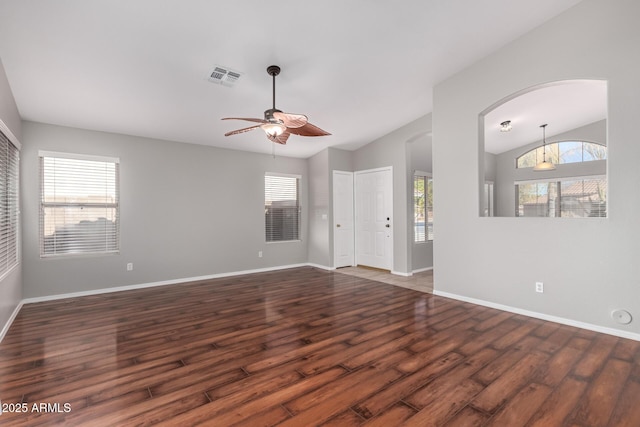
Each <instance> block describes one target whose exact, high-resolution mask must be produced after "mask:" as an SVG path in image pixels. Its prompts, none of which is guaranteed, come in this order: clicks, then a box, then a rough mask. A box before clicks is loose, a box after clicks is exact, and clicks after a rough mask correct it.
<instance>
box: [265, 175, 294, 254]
mask: <svg viewBox="0 0 640 427" xmlns="http://www.w3.org/2000/svg"><path fill="white" fill-rule="evenodd" d="M268 177H272V178H283V179H295V187H296V188H295V193H296V198H295V199H285V200H283V201H286V200H289V201H291V200H295V206H292V207H289V208H288V210H290V211H294V212H295V220H292V221H293V222H295V226H296V228H297V229H296V230H295V231H293V230H290V232H287V230H284V229H283V230H281V231H280V235H279V236H278V235H274V232H273V231H271V232H270V230H269V227H268V225H267V224H268V223H269V221H270V217H268V215H269V214H270V213H271V209H270V206H271V205H270V204H268V203H267V202H268V200H267V199H268V197H269V195H268V194H267V191H268V187H267V185H268V183H267V181H268ZM301 185H302V175H298V174H287V173H280V172H265V173H264V179H263V196H264V205H263V207H264V241H265V243H266V244H277V243H290V242H300V241H302V202H301ZM272 201H273V200H272ZM282 209H285V210H286V209H287V208H286V207H283V208H282ZM289 213H290V212H289ZM271 218H272V217H271ZM286 220H287V219H286V218H284V219H283V224H282V227H284V226H285V225H288V226H291V225H293V224H287V223H284V221H286ZM272 221H273V220H271V222H272ZM288 235H292V236H293V237H294V238H287V236H288ZM278 237H279V238H278Z"/></svg>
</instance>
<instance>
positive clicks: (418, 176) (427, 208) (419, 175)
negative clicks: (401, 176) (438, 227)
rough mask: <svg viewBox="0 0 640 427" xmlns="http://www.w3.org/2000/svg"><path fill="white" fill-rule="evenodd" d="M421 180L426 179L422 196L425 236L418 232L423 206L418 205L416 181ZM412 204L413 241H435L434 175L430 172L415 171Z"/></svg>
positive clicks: (415, 242) (417, 242)
mask: <svg viewBox="0 0 640 427" xmlns="http://www.w3.org/2000/svg"><path fill="white" fill-rule="evenodd" d="M419 180H422V181H424V184H423V188H424V195H423V196H422V197H424V206H423V207H422V210H424V212H423V217H424V232H423V234H424V236H422V238H421V235H420V233H419V232H418V227H419V224H420V222H419V213H418V211H419V210H420V209H421V208H420V207H419V206H418V205H417V203H418V201H417V199H416V195H417V193H418V191H417V190H416V182H417V181H419ZM429 185H431V191H432V196H431V203H429V197H428V193H429V190H428V189H429ZM412 205H413V243H414V244H422V243H428V242H433V176H432V174H431V173H430V172H423V171H414V173H413V203H412ZM429 212H431V215H429ZM429 218H431V220H429ZM429 226H431V227H429ZM429 229H431V231H429Z"/></svg>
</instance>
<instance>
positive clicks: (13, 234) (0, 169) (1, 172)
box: [0, 132, 20, 276]
mask: <svg viewBox="0 0 640 427" xmlns="http://www.w3.org/2000/svg"><path fill="white" fill-rule="evenodd" d="M19 168H20V152H19V151H18V149H17V148H16V146H15V145H13V144H12V143H11V141H9V139H8V138H7V137H6V135H5V134H4V133H2V132H0V276H4V274H5V273H7V272H8V271H9V270H11V269H12V268H13V267H15V266H16V265H17V264H18V229H19V224H18V221H19V215H20V214H19V201H18V193H19V188H20V186H19V182H18V177H19V176H20V173H19Z"/></svg>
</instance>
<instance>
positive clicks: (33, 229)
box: [22, 122, 309, 298]
mask: <svg viewBox="0 0 640 427" xmlns="http://www.w3.org/2000/svg"><path fill="white" fill-rule="evenodd" d="M23 132H24V141H23V151H22V176H23V180H22V195H23V198H22V201H23V224H24V235H23V256H24V258H23V261H24V297H27V298H28V297H38V296H45V295H56V294H63V293H69V292H78V291H91V290H96V289H103V288H109V287H114V286H123V285H133V284H146V283H154V282H158V281H169V280H179V279H185V278H193V277H200V276H207V275H214V274H221V273H227V272H237V271H245V270H252V269H261V268H270V267H277V266H282V265H292V264H298V263H306V262H307V259H308V257H307V236H308V224H309V221H308V218H309V215H308V210H309V209H308V207H309V203H308V200H307V194H308V191H307V188H308V173H307V161H306V160H303V159H292V158H286V157H280V156H277V157H275V158H272V157H271V156H269V155H262V154H255V153H246V152H240V151H234V150H225V149H219V148H213V147H205V146H200V145H193V144H184V143H178V142H168V141H160V140H151V139H146V138H138V137H132V136H125V135H119V134H111V133H104V132H93V131H87V130H80V129H73V128H65V127H59V126H51V125H45V124H39V123H31V122H25V123H24V126H23ZM39 150H47V151H59V152H70V153H81V154H92V155H103V156H111V157H119V158H120V195H121V196H120V197H121V198H120V202H121V210H120V214H121V217H120V233H121V245H120V254H119V255H110V256H81V257H64V258H46V259H41V258H40V256H39V243H38V202H39V200H38V198H39V182H38V176H39V172H38V151H39ZM265 172H281V173H291V174H300V175H302V187H303V188H302V191H301V202H302V212H303V217H302V227H303V228H302V241H300V242H287V243H270V244H266V243H265V241H264V173H265ZM258 251H263V255H264V256H263V258H258ZM128 262H132V263H133V264H134V270H133V271H131V272H127V271H126V268H125V267H126V263H128Z"/></svg>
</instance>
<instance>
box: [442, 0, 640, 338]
mask: <svg viewBox="0 0 640 427" xmlns="http://www.w3.org/2000/svg"><path fill="white" fill-rule="evenodd" d="M638 16H640V2H637V1H635V0H615V1H611V2H603V1H599V0H584V1H583V2H581V3H579V4H578V5H577V6H575V7H573V8H571V9H569V10H568V11H566V12H565V13H563V14H561V15H559V16H558V17H556V18H555V19H553V20H551V21H549V22H547V23H546V24H544V25H542V26H540V27H538V28H537V29H535V30H533V31H532V32H530V33H528V34H526V35H524V36H523V37H521V38H520V39H518V40H516V41H515V42H513V43H510V44H508V45H506V46H505V47H504V48H502V49H500V50H498V51H497V52H495V53H494V54H492V55H490V56H488V57H486V58H485V59H483V60H481V61H479V62H478V63H476V64H474V65H472V66H471V67H469V68H467V69H465V70H464V71H462V72H460V73H459V74H457V75H456V76H454V77H452V78H450V79H448V80H446V81H444V82H442V83H441V84H439V85H438V86H437V87H436V88H435V90H434V112H433V135H434V140H433V149H434V152H433V159H434V181H436V182H437V183H438V185H437V186H436V187H435V201H434V204H435V216H436V218H437V240H436V241H435V242H434V245H435V248H434V251H435V253H434V273H435V277H434V279H435V289H436V292H444V293H448V294H452V295H457V296H459V297H464V298H473V299H477V300H482V301H486V302H489V303H493V304H501V305H504V306H508V307H512V308H515V309H519V310H527V311H530V312H535V313H539V314H541V315H547V316H555V317H560V318H564V319H569V320H571V321H576V322H584V323H588V324H591V325H596V326H598V327H602V328H612V329H614V330H618V331H621V333H630V334H637V333H639V332H640V321H639V320H637V319H639V318H640V263H638V262H637V257H638V254H640V238H639V237H640V221H638V218H637V217H638V211H639V210H640V195H639V193H638V191H637V185H638V182H640V168H638V167H637V162H638V159H640V144H638V143H637V140H638V136H637V118H638V117H639V116H640V103H639V102H638V99H640V80H639V79H638V77H637V74H638V69H640V49H638V46H639V45H640V27H638V24H637V17H638ZM576 78H587V79H588V78H602V79H606V80H608V82H609V86H608V88H609V107H608V138H607V141H608V147H609V161H608V180H609V194H608V198H609V200H608V201H609V217H608V218H603V219H595V220H593V221H591V220H588V221H585V220H580V219H576V220H572V219H566V220H556V219H550V218H525V219H521V218H518V219H516V218H480V217H478V202H479V201H478V188H479V184H478V177H479V176H481V175H480V174H479V169H478V165H479V163H481V162H479V159H478V114H479V113H480V112H482V111H484V110H485V109H486V108H488V107H489V106H491V105H492V104H493V103H495V102H497V101H498V100H500V99H503V98H505V97H506V96H508V95H510V94H512V93H516V92H517V91H519V90H521V89H524V88H528V87H532V86H535V85H538V84H541V83H546V82H552V81H560V80H567V79H576ZM536 281H542V282H544V285H545V292H544V293H543V294H539V293H536V292H534V283H535V282H536ZM616 308H625V309H627V310H629V311H630V312H631V314H632V315H633V316H634V319H635V320H634V321H633V322H632V323H631V324H629V325H620V324H618V323H616V322H615V321H614V320H613V319H612V318H611V316H610V314H611V311H612V310H613V309H616ZM636 336H637V335H636Z"/></svg>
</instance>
